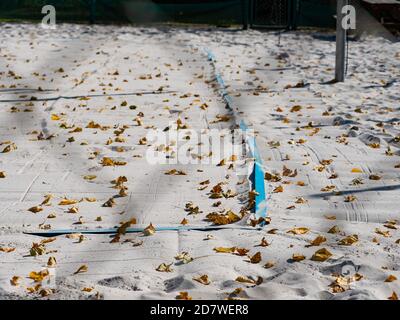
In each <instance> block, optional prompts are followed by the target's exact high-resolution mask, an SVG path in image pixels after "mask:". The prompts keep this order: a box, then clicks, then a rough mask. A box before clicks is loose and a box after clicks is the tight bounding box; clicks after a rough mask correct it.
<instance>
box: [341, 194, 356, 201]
mask: <svg viewBox="0 0 400 320" xmlns="http://www.w3.org/2000/svg"><path fill="white" fill-rule="evenodd" d="M355 200H357V198H356V197H355V196H353V195H349V196H346V197H345V198H344V202H353V201H355Z"/></svg>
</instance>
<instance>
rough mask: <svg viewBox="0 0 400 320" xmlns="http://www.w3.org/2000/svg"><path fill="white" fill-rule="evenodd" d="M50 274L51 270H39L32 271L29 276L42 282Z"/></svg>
mask: <svg viewBox="0 0 400 320" xmlns="http://www.w3.org/2000/svg"><path fill="white" fill-rule="evenodd" d="M48 275H49V270H47V269H45V270H41V271H39V272H36V271H32V272H30V273H29V278H30V279H32V280H34V281H35V282H41V281H43V280H44V278H46V277H47V276H48Z"/></svg>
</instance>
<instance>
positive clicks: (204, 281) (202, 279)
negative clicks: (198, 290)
mask: <svg viewBox="0 0 400 320" xmlns="http://www.w3.org/2000/svg"><path fill="white" fill-rule="evenodd" d="M193 280H194V281H197V282H199V283H201V284H204V285H206V286H208V285H209V284H210V283H211V281H210V279H208V275H206V274H203V275H202V276H200V277H195V278H193Z"/></svg>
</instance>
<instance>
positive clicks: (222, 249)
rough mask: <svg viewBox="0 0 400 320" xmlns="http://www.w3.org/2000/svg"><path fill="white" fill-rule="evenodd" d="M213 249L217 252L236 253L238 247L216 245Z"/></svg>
mask: <svg viewBox="0 0 400 320" xmlns="http://www.w3.org/2000/svg"><path fill="white" fill-rule="evenodd" d="M213 250H214V251H215V252H217V253H234V252H235V251H236V247H230V248H225V247H216V248H214V249H213Z"/></svg>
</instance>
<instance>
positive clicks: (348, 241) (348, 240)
mask: <svg viewBox="0 0 400 320" xmlns="http://www.w3.org/2000/svg"><path fill="white" fill-rule="evenodd" d="M357 241H358V235H356V234H353V235H352V236H347V237H346V238H343V239H342V240H340V241H339V244H340V245H344V246H351V245H352V244H354V243H356V242H357Z"/></svg>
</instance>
